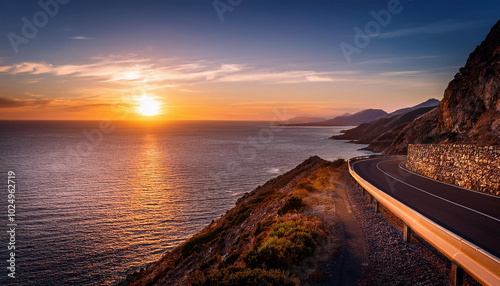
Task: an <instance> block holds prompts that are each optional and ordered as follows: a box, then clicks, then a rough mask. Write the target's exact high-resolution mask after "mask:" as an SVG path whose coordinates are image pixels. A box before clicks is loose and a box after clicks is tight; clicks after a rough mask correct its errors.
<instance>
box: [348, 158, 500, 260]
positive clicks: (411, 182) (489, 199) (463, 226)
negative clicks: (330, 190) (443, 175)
mask: <svg viewBox="0 0 500 286" xmlns="http://www.w3.org/2000/svg"><path fill="white" fill-rule="evenodd" d="M405 160H406V157H380V158H370V159H364V160H360V161H356V162H354V163H353V164H352V168H353V170H354V171H355V172H356V173H357V174H358V175H359V176H361V177H362V178H363V179H365V180H366V181H368V182H369V183H371V184H372V185H374V186H375V187H377V188H378V189H380V190H382V191H384V192H386V193H387V194H389V195H391V196H392V197H394V198H396V199H397V200H399V201H400V202H402V203H404V204H405V205H407V206H409V207H411V208H412V209H414V210H416V211H418V212H419V213H421V214H422V215H424V216H426V217H427V218H429V219H431V220H432V221H434V222H436V223H438V224H439V225H441V226H442V227H444V228H446V229H448V230H450V231H452V232H453V233H455V234H457V235H458V236H460V237H462V238H464V239H466V240H468V241H470V242H472V243H474V244H475V245H477V246H479V247H481V248H483V249H484V250H486V251H488V252H489V253H491V254H493V255H495V256H496V257H500V197H496V196H492V195H488V194H483V193H480V192H476V191H471V190H466V189H463V188H460V187H457V186H453V185H449V184H446V183H443V182H438V181H435V180H432V179H429V178H425V177H422V176H419V175H416V174H413V173H411V172H408V171H406V170H404V169H403V168H402V167H401V166H400V164H402V163H403V162H404V161H405Z"/></svg>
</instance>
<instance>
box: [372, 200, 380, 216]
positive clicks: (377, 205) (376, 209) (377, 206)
mask: <svg viewBox="0 0 500 286" xmlns="http://www.w3.org/2000/svg"><path fill="white" fill-rule="evenodd" d="M374 201H375V202H374V204H375V205H374V206H373V207H374V208H375V213H378V211H379V209H378V208H379V203H378V201H377V199H375V200H374Z"/></svg>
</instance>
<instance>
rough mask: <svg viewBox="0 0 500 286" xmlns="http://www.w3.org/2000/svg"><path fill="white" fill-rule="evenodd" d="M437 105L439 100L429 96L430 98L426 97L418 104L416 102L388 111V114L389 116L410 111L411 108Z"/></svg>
mask: <svg viewBox="0 0 500 286" xmlns="http://www.w3.org/2000/svg"><path fill="white" fill-rule="evenodd" d="M438 105H439V100H437V99H435V98H430V99H428V100H426V101H424V102H422V103H420V104H417V105H415V106H412V107H406V108H401V109H398V110H396V111H394V112H391V113H389V115H390V116H395V115H400V114H403V113H406V112H408V111H412V110H416V109H420V108H426V107H436V106H438Z"/></svg>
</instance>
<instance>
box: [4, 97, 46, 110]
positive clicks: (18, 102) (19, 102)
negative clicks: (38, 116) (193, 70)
mask: <svg viewBox="0 0 500 286" xmlns="http://www.w3.org/2000/svg"><path fill="white" fill-rule="evenodd" d="M50 102H51V100H49V99H19V98H13V97H7V96H0V108H17V107H28V106H32V107H39V106H41V105H47V104H49V103H50Z"/></svg>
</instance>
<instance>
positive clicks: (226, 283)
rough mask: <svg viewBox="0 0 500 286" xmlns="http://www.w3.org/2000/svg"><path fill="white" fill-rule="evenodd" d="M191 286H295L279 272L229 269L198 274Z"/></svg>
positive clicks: (240, 268)
mask: <svg viewBox="0 0 500 286" xmlns="http://www.w3.org/2000/svg"><path fill="white" fill-rule="evenodd" d="M190 285H191V286H253V285H268V286H273V285H276V286H281V285H283V286H293V285H294V283H293V282H292V280H291V279H289V278H288V277H286V276H285V275H284V274H283V273H282V272H281V271H278V270H264V269H259V268H256V269H248V268H243V267H234V266H232V267H227V268H223V269H220V270H217V271H214V272H212V273H211V274H208V275H205V274H198V275H196V276H195V277H193V278H192V280H191V283H190Z"/></svg>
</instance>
